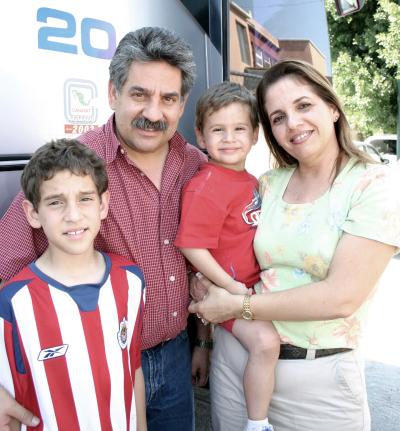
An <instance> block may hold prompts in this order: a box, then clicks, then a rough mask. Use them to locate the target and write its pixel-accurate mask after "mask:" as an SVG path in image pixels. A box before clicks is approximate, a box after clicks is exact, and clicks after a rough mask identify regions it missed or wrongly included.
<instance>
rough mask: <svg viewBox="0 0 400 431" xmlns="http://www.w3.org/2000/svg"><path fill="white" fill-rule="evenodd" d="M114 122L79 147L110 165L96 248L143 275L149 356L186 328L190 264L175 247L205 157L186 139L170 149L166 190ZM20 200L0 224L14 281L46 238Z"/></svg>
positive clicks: (4, 259) (3, 268)
mask: <svg viewBox="0 0 400 431" xmlns="http://www.w3.org/2000/svg"><path fill="white" fill-rule="evenodd" d="M113 124H114V116H112V117H111V118H110V119H109V121H108V122H107V123H106V124H105V125H104V126H103V127H99V128H98V129H96V130H93V131H90V132H88V133H86V134H84V135H82V136H81V137H80V138H79V140H80V141H81V142H82V143H85V144H86V145H88V146H89V147H90V148H92V149H93V150H95V151H96V153H97V154H98V155H99V156H100V157H101V158H103V159H104V160H105V161H106V164H107V172H108V177H109V190H110V198H111V200H110V210H109V213H108V216H107V218H106V219H105V220H104V221H103V222H102V226H101V229H100V233H99V235H98V237H97V239H96V242H95V246H96V248H98V249H99V250H103V251H105V252H109V253H116V254H119V255H121V256H125V257H126V258H128V259H131V260H134V261H135V262H137V264H138V265H139V266H140V268H141V269H142V270H143V272H144V276H145V281H146V287H147V291H146V306H145V313H144V319H143V330H142V348H143V349H147V348H150V347H153V346H155V345H157V344H158V343H160V342H162V341H165V340H168V339H169V338H174V337H176V336H177V335H178V334H179V332H180V331H182V330H183V329H184V328H185V327H186V322H187V316H188V311H187V307H188V304H189V292H188V282H187V273H186V264H185V260H184V258H183V256H182V255H181V254H180V252H179V251H178V249H177V248H175V246H174V240H175V235H176V232H177V228H178V223H179V213H180V199H181V190H182V187H183V185H184V184H185V183H186V182H187V181H188V180H189V179H190V178H191V177H192V176H193V175H194V173H195V172H196V171H197V169H198V168H199V165H200V164H201V163H202V162H204V161H205V156H204V155H203V154H202V153H201V152H200V151H199V150H198V149H197V148H195V147H193V146H192V145H190V144H187V143H186V142H185V141H184V139H183V138H182V136H181V135H179V133H175V135H174V136H173V137H172V139H171V141H170V149H169V153H168V157H167V160H166V162H165V166H164V170H163V175H162V183H161V190H160V191H159V190H157V188H156V187H155V186H154V184H153V183H152V182H151V181H150V180H149V179H148V178H147V177H146V175H144V174H143V173H142V172H141V171H140V170H139V169H138V168H137V167H136V166H135V165H134V163H133V162H132V161H130V160H129V159H128V158H127V156H126V154H125V153H124V150H123V149H122V147H121V146H120V144H119V142H118V140H117V138H116V136H115V133H114V128H113ZM22 199H23V195H22V193H20V194H19V195H18V196H17V197H16V199H15V200H14V202H13V203H12V205H11V207H10V208H9V210H8V211H7V213H6V214H5V215H4V217H3V218H2V219H1V221H0V244H1V246H0V278H2V279H5V280H7V279H9V278H11V277H12V276H14V275H15V274H16V273H18V272H19V271H20V270H21V269H22V268H23V267H25V266H26V265H27V264H29V263H30V262H32V261H34V260H35V259H36V258H37V257H38V256H40V255H41V254H42V253H43V251H44V250H45V248H46V246H47V240H46V237H45V236H44V234H43V231H42V230H41V229H40V230H37V229H31V227H30V226H29V224H28V223H27V221H26V219H25V215H24V213H23V211H22V206H21V201H22Z"/></svg>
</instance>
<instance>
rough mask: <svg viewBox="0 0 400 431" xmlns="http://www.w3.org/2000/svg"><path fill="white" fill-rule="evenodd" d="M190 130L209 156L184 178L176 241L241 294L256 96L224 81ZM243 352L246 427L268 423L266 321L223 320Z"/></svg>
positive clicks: (254, 212) (273, 345)
mask: <svg viewBox="0 0 400 431" xmlns="http://www.w3.org/2000/svg"><path fill="white" fill-rule="evenodd" d="M196 137H197V142H198V144H199V146H200V147H201V148H204V149H206V150H207V152H208V155H209V158H210V160H209V162H208V163H205V164H204V165H202V166H201V168H200V170H199V172H198V173H197V174H196V175H195V176H194V177H193V178H192V179H191V180H190V181H189V183H188V184H187V185H186V187H185V189H184V192H183V198H182V213H181V222H180V226H179V230H178V234H177V237H176V241H175V245H177V246H178V247H179V248H180V249H181V251H182V253H183V254H184V255H185V257H186V258H187V259H188V260H189V261H190V262H191V264H192V265H193V266H194V267H195V268H196V270H198V271H200V272H201V273H202V274H204V275H205V276H206V277H207V278H209V279H210V280H211V281H212V282H213V283H214V284H216V285H218V286H220V287H222V288H225V289H226V290H228V291H229V292H230V293H235V294H243V293H247V292H248V289H252V288H253V286H254V285H255V284H257V283H261V282H260V268H259V266H258V263H257V261H256V258H255V255H254V251H253V239H254V234H255V230H256V226H257V222H258V215H259V212H260V208H261V199H260V197H259V194H258V191H257V189H258V182H257V180H256V178H255V177H253V176H252V175H250V174H249V173H248V172H247V171H246V170H245V162H246V156H247V154H248V153H249V152H250V150H251V147H252V146H253V145H254V144H255V143H256V141H257V137H258V115H257V105H256V101H255V98H254V96H253V95H252V94H251V93H250V92H249V91H248V90H247V89H246V88H244V87H242V86H240V85H239V84H235V83H231V82H223V83H221V84H218V85H216V86H214V87H212V88H210V89H208V90H207V91H206V92H205V94H203V96H202V97H201V98H200V99H199V101H198V103H197V106H196ZM222 325H223V326H224V328H225V329H227V330H229V331H231V332H232V333H233V335H235V337H236V338H237V339H238V340H239V341H240V342H241V343H242V345H243V346H244V347H245V348H246V349H247V351H248V352H249V359H248V362H247V366H246V369H245V372H244V378H243V383H244V393H245V398H246V404H247V413H248V418H249V420H248V424H247V427H246V430H247V431H250V430H252V431H253V430H254V431H256V430H260V431H261V430H262V431H271V430H272V426H271V425H270V424H269V423H268V419H267V412H268V406H269V403H270V400H271V397H272V391H273V386H274V369H275V364H276V361H277V359H278V355H279V344H280V342H279V336H278V335H277V333H276V331H275V329H274V327H273V325H272V323H271V322H261V321H251V320H242V319H238V320H234V321H229V322H224V323H223V324H222Z"/></svg>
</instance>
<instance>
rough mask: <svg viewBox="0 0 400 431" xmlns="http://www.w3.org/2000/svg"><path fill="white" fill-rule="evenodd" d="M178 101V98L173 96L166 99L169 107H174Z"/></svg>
mask: <svg viewBox="0 0 400 431" xmlns="http://www.w3.org/2000/svg"><path fill="white" fill-rule="evenodd" d="M177 100H178V99H177V98H176V97H173V96H165V97H164V102H165V103H166V104H167V105H173V104H174V103H175V102H176V101H177Z"/></svg>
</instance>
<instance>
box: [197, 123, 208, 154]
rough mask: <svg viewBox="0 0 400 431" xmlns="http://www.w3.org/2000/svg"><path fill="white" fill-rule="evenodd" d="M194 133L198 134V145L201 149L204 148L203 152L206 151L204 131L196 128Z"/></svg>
mask: <svg viewBox="0 0 400 431" xmlns="http://www.w3.org/2000/svg"><path fill="white" fill-rule="evenodd" d="M194 133H195V134H196V141H197V145H198V146H199V147H200V148H202V149H203V150H205V149H206V144H205V142H204V136H203V133H202V131H201V130H200V129H198V128H197V127H195V129H194Z"/></svg>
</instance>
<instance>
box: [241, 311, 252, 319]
mask: <svg viewBox="0 0 400 431" xmlns="http://www.w3.org/2000/svg"><path fill="white" fill-rule="evenodd" d="M242 317H243V319H245V320H251V319H252V318H253V313H252V312H251V311H247V310H246V311H243V313H242Z"/></svg>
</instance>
